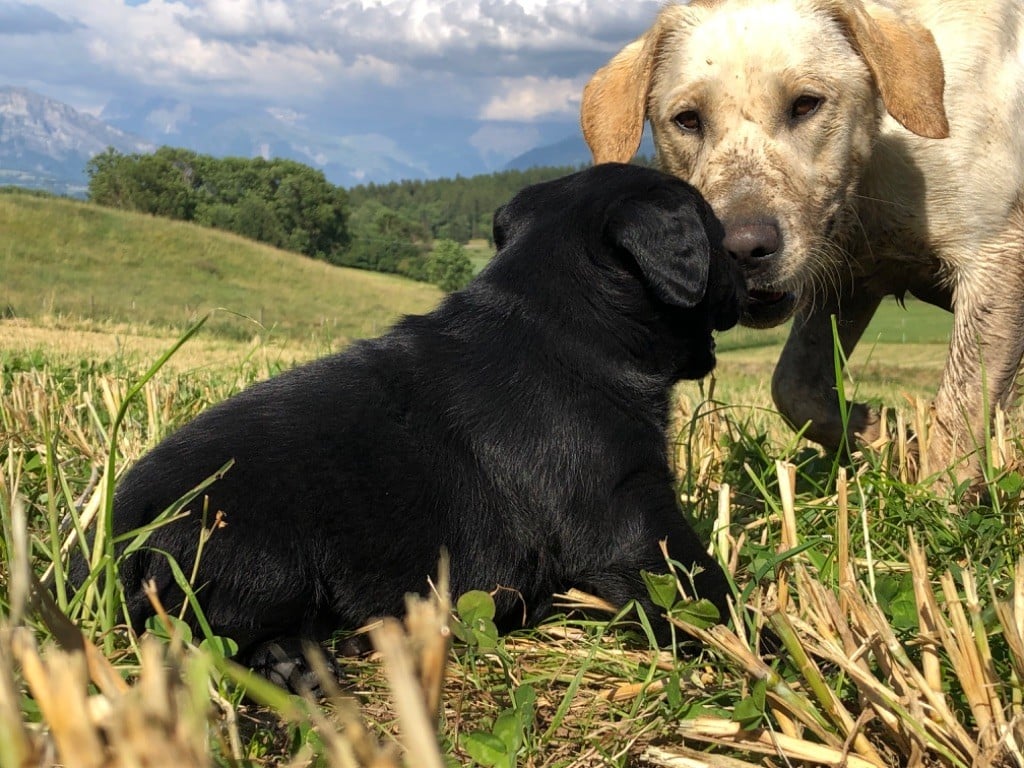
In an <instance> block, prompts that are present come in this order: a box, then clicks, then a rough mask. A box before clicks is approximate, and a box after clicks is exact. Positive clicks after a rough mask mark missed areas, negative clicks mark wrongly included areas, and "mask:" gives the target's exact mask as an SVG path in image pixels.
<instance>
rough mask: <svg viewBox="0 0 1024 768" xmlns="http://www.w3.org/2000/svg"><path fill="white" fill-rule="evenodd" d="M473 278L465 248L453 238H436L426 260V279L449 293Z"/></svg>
mask: <svg viewBox="0 0 1024 768" xmlns="http://www.w3.org/2000/svg"><path fill="white" fill-rule="evenodd" d="M472 278H473V263H472V262H471V261H470V260H469V256H467V255H466V249H465V248H463V247H462V245H460V244H459V243H457V242H455V241H454V240H438V241H437V242H436V243H435V244H434V250H433V252H432V253H431V254H430V257H429V259H428V260H427V279H428V280H429V281H430V282H432V283H433V284H434V285H436V286H438V287H439V288H440V289H441V290H442V291H446V292H448V293H451V292H452V291H457V290H459V289H460V288H465V287H466V284H467V283H469V281H470V280H471V279H472Z"/></svg>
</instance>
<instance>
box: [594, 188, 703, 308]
mask: <svg viewBox="0 0 1024 768" xmlns="http://www.w3.org/2000/svg"><path fill="white" fill-rule="evenodd" d="M605 233H606V235H607V236H608V237H610V238H611V240H612V242H614V243H615V244H616V245H617V246H619V247H620V248H622V249H624V250H626V251H628V252H629V253H630V254H631V255H632V256H633V259H634V261H636V264H637V266H638V267H639V268H640V273H641V274H642V275H643V277H644V279H645V280H646V281H647V284H648V286H649V287H650V289H651V291H652V292H653V293H654V295H655V296H657V297H658V299H660V300H661V301H663V302H664V303H666V304H669V305H671V306H674V307H680V308H682V309H690V308H692V307H695V306H697V304H699V303H700V300H701V299H703V298H704V293H705V292H706V291H707V287H708V261H709V259H710V257H711V244H710V242H709V240H708V233H707V230H705V228H704V222H703V221H702V220H701V217H700V214H699V213H698V212H697V210H696V208H695V207H694V206H693V205H690V204H682V205H681V204H680V203H679V201H678V200H676V201H672V202H669V201H660V200H659V201H654V200H650V199H627V200H624V201H622V202H620V203H619V204H618V205H616V207H615V208H614V210H612V211H611V212H610V214H609V218H608V223H607V225H606V229H605Z"/></svg>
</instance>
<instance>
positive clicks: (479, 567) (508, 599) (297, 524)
mask: <svg viewBox="0 0 1024 768" xmlns="http://www.w3.org/2000/svg"><path fill="white" fill-rule="evenodd" d="M722 234H723V233H722V228H721V226H720V224H719V222H718V221H717V220H716V218H715V217H714V215H713V213H712V211H711V209H710V208H709V207H708V205H707V204H706V203H705V202H704V200H703V199H702V198H701V197H700V195H699V194H698V193H697V192H696V191H695V190H694V189H693V188H692V187H690V186H689V185H687V184H686V183H684V182H682V181H680V180H678V179H675V178H673V177H671V176H667V175H664V174H662V173H660V172H657V171H654V170H650V169H645V168H640V167H634V166H628V165H617V164H614V165H613V164H609V165H601V166H597V167H594V168H590V169H588V170H585V171H582V172H580V173H575V174H573V175H570V176H567V177H565V178H561V179H558V180H555V181H550V182H547V183H543V184H537V185H535V186H532V187H529V188H527V189H525V190H523V191H522V192H520V193H519V194H517V195H516V196H515V197H514V198H513V199H512V201H511V202H509V203H508V204H507V205H505V206H504V207H502V208H500V209H499V210H498V212H497V213H496V215H495V221H494V239H495V243H496V245H497V248H498V253H497V255H496V256H495V257H494V259H493V261H492V262H491V263H490V264H489V265H488V266H487V268H486V269H485V270H484V271H483V272H482V273H481V274H480V275H479V276H478V277H477V278H476V279H475V280H474V281H473V282H472V283H471V284H470V285H469V286H468V287H467V288H466V289H465V290H462V291H459V292H457V293H453V294H452V295H450V296H448V297H447V298H446V299H445V300H444V301H443V303H442V304H441V305H440V306H439V307H438V308H437V309H436V310H434V311H433V312H431V313H430V314H427V315H423V316H413V317H406V318H405V319H403V320H401V321H400V322H399V323H398V324H397V325H395V327H394V328H393V329H392V330H391V331H390V332H388V333H387V334H385V335H384V336H382V337H380V338H377V339H372V340H368V341H361V342H358V343H356V344H353V345H352V346H351V347H349V348H348V349H347V350H346V351H344V352H342V353H341V354H337V355H334V356H331V357H327V358H325V359H321V360H317V361H315V362H313V363H310V364H307V365H304V366H302V367H299V368H296V369H294V370H292V371H289V372H288V373H284V374H282V375H280V376H277V377H276V378H273V379H271V380H269V381H265V382H262V383H259V384H256V385H255V386H252V387H251V388H249V389H247V390H245V391H243V392H242V393H240V394H238V395H236V396H235V397H232V398H230V399H229V400H227V401H225V402H223V403H220V404H219V405H217V406H215V407H213V408H211V409H209V410H208V411H206V412H205V413H203V414H202V415H200V416H199V417H198V418H196V419H195V420H194V421H192V422H191V423H189V424H187V425H185V426H184V427H182V428H181V429H180V430H178V431H177V432H176V433H174V434H173V435H171V436H170V437H168V438H167V439H166V440H164V441H163V442H162V443H160V444H159V445H158V446H157V447H156V448H154V449H153V450H152V451H151V452H150V453H149V454H148V455H146V456H145V457H143V458H142V459H141V460H140V461H139V462H138V463H137V464H136V465H135V466H134V467H133V468H132V469H131V470H130V471H129V472H128V473H127V474H126V475H125V477H124V479H123V480H122V481H121V483H120V486H119V488H118V489H117V493H116V495H115V499H114V528H115V531H114V532H115V533H116V534H121V533H125V532H127V531H130V530H133V529H136V528H138V527H140V526H143V525H145V524H146V523H147V522H150V521H152V520H153V519H154V518H155V517H157V516H158V515H159V514H160V513H161V512H163V511H164V510H165V509H166V508H168V507H169V506H171V505H172V504H174V503H175V501H176V500H177V499H179V498H180V497H182V496H184V495H185V494H186V493H187V492H189V490H190V489H192V488H194V487H195V486H197V485H199V484H200V483H202V482H203V481H204V480H205V479H207V478H208V477H210V476H212V475H214V474H215V473H216V472H217V470H218V469H220V468H221V467H223V466H224V465H225V463H226V462H229V461H233V462H234V463H233V465H232V466H231V467H230V468H229V469H228V471H227V472H226V473H225V474H224V475H223V477H221V478H220V479H218V480H216V481H215V482H213V483H212V484H211V485H209V487H208V488H207V489H206V490H205V491H204V493H203V494H202V495H201V496H200V497H197V498H196V499H195V500H194V501H193V502H191V503H190V504H189V505H188V506H187V508H188V509H190V510H191V514H190V515H188V516H187V517H186V518H184V519H182V520H178V521H175V522H173V523H171V524H168V525H166V526H164V527H162V528H159V529H157V530H156V531H155V532H153V533H152V534H151V535H150V537H149V539H148V542H147V545H146V547H145V548H143V549H141V550H139V551H136V552H134V553H132V554H131V555H130V556H129V557H127V558H126V559H124V561H123V562H122V563H121V565H120V576H121V579H122V581H123V584H124V588H125V591H126V594H127V602H128V607H129V612H130V616H131V621H132V624H133V626H134V629H135V630H136V631H141V629H142V628H143V626H144V623H145V620H146V618H147V616H149V615H150V614H151V613H152V610H151V608H150V603H149V600H147V598H146V596H145V594H144V593H143V589H142V585H143V582H144V581H147V580H149V579H153V580H154V581H155V582H156V587H157V591H158V593H159V596H160V599H161V600H162V601H163V604H164V605H165V606H168V607H172V606H176V605H180V603H181V601H182V600H183V594H182V592H181V591H180V589H179V588H178V587H177V586H176V583H175V580H174V578H173V576H172V573H171V569H170V568H169V567H168V564H167V555H170V556H171V557H173V558H174V559H175V560H176V561H177V562H178V564H179V566H180V567H181V569H182V570H183V571H184V572H185V573H186V574H188V573H191V572H192V569H193V563H194V560H195V557H196V552H197V543H198V541H199V538H200V531H201V527H202V526H203V525H204V520H205V524H206V525H207V527H208V528H213V530H212V531H211V533H210V536H209V539H208V540H207V542H206V543H205V545H204V547H203V549H202V553H201V557H200V562H199V566H198V572H197V578H196V582H195V586H196V590H197V592H196V594H197V596H198V599H199V602H200V604H201V606H202V608H203V610H204V612H205V614H206V618H207V619H208V620H209V623H210V625H211V626H212V628H213V630H214V632H216V633H217V634H219V635H223V636H228V637H231V638H233V639H234V640H235V641H237V642H238V645H239V648H240V651H241V655H242V657H243V659H245V660H248V661H249V663H250V664H252V665H254V666H257V667H258V666H260V662H258V661H254V659H257V658H259V653H260V651H258V650H257V649H258V648H260V647H261V646H263V645H266V644H267V643H268V641H270V642H271V643H279V642H280V641H282V640H287V639H291V640H293V641H294V640H295V639H297V638H308V639H321V638H324V637H326V636H327V635H329V634H330V633H331V632H332V631H334V630H338V629H353V628H356V627H358V626H360V625H362V624H363V623H364V622H366V621H367V620H369V619H371V618H372V617H375V616H379V615H397V614H400V613H401V612H402V611H403V598H404V595H405V594H406V593H408V592H420V593H424V592H426V589H427V579H428V577H429V576H430V575H431V574H432V573H433V572H434V571H435V569H436V565H437V560H438V554H439V552H440V550H441V548H442V547H444V548H446V549H447V550H448V552H449V554H450V558H451V588H452V592H453V594H455V595H459V594H461V593H463V592H465V591H467V590H470V589H483V590H493V589H494V588H495V587H498V586H501V587H505V588H507V589H502V590H499V591H497V592H496V603H497V623H498V625H499V628H501V629H503V630H507V629H510V628H513V627H516V626H521V625H522V624H523V619H524V615H525V619H526V623H527V624H531V623H534V622H536V621H538V620H539V619H541V618H542V617H543V616H544V614H545V613H546V612H548V611H549V610H550V607H551V603H552V594H553V593H555V592H559V591H563V590H566V589H568V588H571V587H578V588H581V589H584V590H587V591H589V592H591V593H593V594H596V595H599V596H601V597H603V598H605V599H607V600H609V601H611V602H612V603H615V604H623V603H625V602H626V601H629V600H638V601H640V603H641V604H643V606H644V608H645V609H646V610H647V613H648V615H649V616H651V617H652V619H656V617H658V615H659V611H658V609H657V608H655V607H654V606H653V605H652V604H651V603H650V602H649V600H648V598H647V592H646V590H645V588H644V584H643V581H642V579H641V575H640V572H641V570H648V571H654V572H662V573H664V572H665V571H666V565H665V562H664V558H663V555H662V552H661V550H660V548H659V540H662V539H667V540H668V550H669V553H670V555H671V557H672V558H673V559H674V560H677V561H679V562H680V563H682V564H683V565H684V566H686V567H691V566H696V568H697V570H698V571H699V572H698V574H697V576H696V578H695V587H696V589H697V590H698V592H699V595H700V596H701V597H704V598H707V599H709V600H710V601H712V602H713V603H714V604H715V605H716V606H717V607H718V609H719V611H720V612H721V613H722V615H723V616H727V615H728V614H727V613H726V610H727V608H726V597H727V595H728V594H729V587H728V583H727V581H726V579H725V576H724V574H723V573H722V571H721V570H720V568H719V566H718V565H717V564H716V563H715V562H714V561H713V560H712V559H711V558H710V557H708V555H707V553H706V551H705V547H704V544H703V543H702V542H701V541H700V540H699V538H698V537H697V536H696V535H695V533H694V532H693V530H692V529H691V528H690V526H689V525H688V524H687V522H686V520H685V519H684V516H683V513H682V511H681V509H680V507H679V504H678V503H677V500H676V492H675V484H674V480H673V476H672V473H671V471H670V469H669V464H668V460H667V453H666V452H667V449H666V436H665V429H666V425H667V419H668V410H669V401H670V396H671V390H672V385H673V384H674V383H676V382H677V381H679V380H680V379H693V378H699V377H702V376H704V375H706V374H707V373H708V372H709V371H711V369H712V368H713V366H714V364H715V354H714V342H713V340H712V332H713V331H714V330H716V329H717V330H723V329H727V328H729V327H731V326H733V325H734V324H735V323H736V322H737V320H738V318H739V315H740V312H741V310H742V306H743V302H744V296H745V290H744V286H743V283H742V278H741V276H740V272H739V270H738V268H737V267H736V265H734V263H733V262H732V260H731V259H730V258H729V257H728V256H727V255H726V253H725V251H724V250H723V249H722V247H721V240H722ZM204 511H205V512H204ZM218 512H219V513H222V514H221V515H220V524H219V525H216V527H214V523H215V519H216V513H218ZM79 570H81V568H79ZM81 575H82V574H81V573H80V574H79V576H81ZM524 603H525V612H524V608H523V605H524ZM656 621H657V622H658V623H657V624H656V626H657V627H658V632H659V635H660V637H659V639H661V640H667V639H668V636H669V634H668V625H667V623H666V622H664V621H663V620H660V619H656ZM288 645H289V644H288V643H286V647H287V646H288ZM295 645H296V644H295V643H294V642H293V643H291V644H290V646H291V647H295ZM275 647H276V646H275Z"/></svg>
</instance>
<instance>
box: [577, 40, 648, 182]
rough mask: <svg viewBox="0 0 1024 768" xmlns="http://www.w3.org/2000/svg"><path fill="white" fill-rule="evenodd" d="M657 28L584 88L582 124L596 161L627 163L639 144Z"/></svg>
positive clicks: (625, 51) (625, 49) (628, 46)
mask: <svg viewBox="0 0 1024 768" xmlns="http://www.w3.org/2000/svg"><path fill="white" fill-rule="evenodd" d="M656 30H657V25H656V26H655V27H652V28H651V30H650V31H648V32H647V33H646V34H645V35H644V36H643V37H640V38H638V39H636V40H634V41H633V42H632V43H630V44H629V45H627V46H626V47H625V48H623V49H622V50H621V51H619V53H618V54H616V55H615V57H614V58H613V59H612V60H611V61H609V62H608V63H607V64H605V65H604V66H603V67H601V69H599V70H597V72H595V73H594V76H593V77H592V78H590V82H588V83H587V85H586V87H585V88H584V89H583V101H582V103H581V105H580V126H581V127H582V128H583V138H584V139H586V141H587V145H588V146H589V147H590V152H591V153H592V154H593V156H594V163H595V164H597V163H628V162H629V161H630V159H631V158H632V157H633V155H635V154H636V151H637V149H638V148H639V147H640V137H641V136H642V135H643V132H644V118H645V115H646V111H647V93H648V91H649V90H650V86H651V74H652V72H653V70H654V43H655V40H654V37H655V35H656V34H657V31H656Z"/></svg>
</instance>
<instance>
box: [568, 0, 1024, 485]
mask: <svg viewBox="0 0 1024 768" xmlns="http://www.w3.org/2000/svg"><path fill="white" fill-rule="evenodd" d="M645 119H646V120H647V121H649V123H650V126H651V129H652V132H653V136H654V142H655V146H656V148H657V153H658V158H659V162H660V164H661V166H662V167H663V168H664V169H665V170H667V171H669V172H671V173H674V174H676V175H678V176H681V177H682V178H684V179H687V180H689V181H690V182H692V183H693V184H694V185H695V186H697V188H698V189H700V190H701V192H703V193H704V195H705V196H706V197H707V199H708V200H709V202H710V203H711V205H712V207H713V208H714V209H715V211H716V213H717V214H718V215H719V217H720V218H721V219H722V221H723V223H724V224H725V227H726V233H727V241H728V240H729V232H730V230H732V231H734V232H738V233H741V234H742V233H748V235H747V236H748V237H753V235H749V232H754V233H762V234H763V233H764V232H765V231H769V232H777V234H778V243H775V241H774V240H769V241H768V242H770V243H771V244H770V245H769V246H768V247H767V249H764V248H763V249H761V251H758V252H756V253H754V255H753V256H751V255H750V254H747V255H746V257H745V258H744V267H745V269H746V272H747V276H748V281H749V282H750V285H751V287H752V288H753V289H754V291H755V296H757V295H760V296H765V297H768V300H766V301H765V302H764V303H763V304H760V305H759V304H755V305H754V306H753V307H752V310H751V316H750V318H749V319H748V322H749V324H751V325H756V326H767V325H774V324H777V323H780V322H782V321H784V320H786V319H787V318H788V317H789V315H790V314H791V312H793V311H794V310H795V312H796V316H795V319H794V326H793V331H792V333H791V335H790V337H789V340H788V342H787V343H786V346H785V349H784V351H783V353H782V358H781V360H780V361H779V364H778V366H777V368H776V372H775V376H774V379H773V386H772V392H773V396H774V398H775V401H776V403H777V405H778V407H779V409H780V411H781V412H782V413H783V415H784V416H785V417H786V418H787V419H788V420H789V421H790V422H791V423H792V424H793V425H794V426H797V427H802V426H804V425H808V424H809V427H808V431H807V434H808V436H810V437H811V438H813V439H815V440H817V441H819V442H821V443H823V444H825V445H827V446H830V447H838V446H840V445H841V444H842V443H843V441H844V439H845V434H844V432H843V426H842V423H841V421H840V408H839V403H838V401H837V398H836V393H835V381H834V368H833V355H832V351H831V349H832V340H833V335H832V329H831V321H830V317H831V315H833V314H835V315H837V318H838V328H839V336H840V340H841V342H842V345H843V347H844V349H845V351H846V353H847V354H849V352H850V351H851V350H852V348H853V347H854V346H855V345H856V343H857V341H858V340H859V338H860V336H861V334H862V333H863V331H864V328H865V326H866V325H867V323H868V321H869V320H870V319H871V317H872V315H873V314H874V312H875V310H876V309H877V307H878V305H879V303H880V301H881V299H882V298H883V297H884V296H886V295H890V294H895V295H898V296H902V295H904V294H905V293H907V292H909V293H911V294H913V295H916V296H918V297H920V298H922V299H924V300H926V301H929V302H931V303H934V304H938V305H939V306H943V307H946V308H947V309H951V310H952V311H953V313H954V326H953V334H952V341H951V344H950V350H949V356H948V359H947V363H946V368H945V372H944V374H943V377H942V381H941V383H940V385H939V389H938V394H937V396H936V400H935V408H934V419H933V428H932V436H931V440H930V442H929V451H928V457H927V458H928V466H929V467H930V468H931V469H932V470H940V469H943V468H945V467H949V466H956V474H957V476H959V477H970V476H973V475H975V474H976V473H977V467H978V464H977V454H976V449H977V446H978V445H980V443H981V440H982V437H983V435H984V433H985V430H986V429H987V425H988V420H987V415H986V414H985V412H984V409H985V404H986V403H987V404H989V405H990V406H994V405H997V404H998V405H1001V406H1006V405H1008V404H1009V402H1010V401H1011V400H1012V399H1013V392H1014V390H1013V382H1014V378H1015V375H1016V372H1017V369H1018V366H1019V365H1020V362H1021V357H1022V352H1024V201H1022V191H1024V4H1022V3H1020V2H1019V0H905V1H904V2H897V0H891V1H888V2H864V3H863V4H862V3H861V2H859V0H845V1H844V0H694V2H693V3H691V4H690V5H670V6H667V7H665V8H664V9H663V10H662V11H661V13H660V14H659V16H658V17H657V19H656V21H655V23H654V25H653V26H652V27H651V29H650V30H649V31H648V32H647V33H646V34H645V35H644V36H643V37H641V38H640V39H639V40H636V41H635V42H633V43H631V44H630V45H628V46H627V47H626V48H624V49H623V50H622V51H621V52H620V53H619V54H618V55H617V56H615V57H614V58H613V59H612V60H611V61H610V62H609V63H608V64H607V65H606V66H605V67H603V68H602V69H600V70H599V71H598V72H597V73H596V74H595V75H594V77H593V79H592V80H591V81H590V83H589V84H588V85H587V87H586V90H585V92H584V97H583V104H582V111H581V122H582V126H583V131H584V135H585V137H586V139H587V142H588V143H589V145H590V147H591V150H592V152H593V155H594V160H595V162H605V161H625V160H628V159H629V158H630V157H632V155H633V154H634V153H635V152H636V149H637V146H638V145H639V141H640V135H641V131H642V129H643V124H644V120H645ZM751 226H754V227H760V228H759V229H756V228H755V229H750V227H751ZM765 226H767V227H768V230H765ZM744 228H746V229H744ZM773 248H774V251H773V252H771V253H764V252H762V251H764V250H768V251H772V249H773ZM759 291H760V292H762V293H758V292H759ZM780 297H781V298H780ZM848 428H849V431H850V432H851V433H856V434H859V435H860V436H861V437H863V438H866V439H868V440H871V439H873V438H874V437H875V436H877V434H878V416H877V414H876V413H875V412H874V411H872V410H871V409H869V408H867V407H866V406H864V405H861V404H851V410H850V416H849V423H848ZM972 454H973V455H972ZM965 457H966V458H965ZM961 459H963V460H961Z"/></svg>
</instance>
